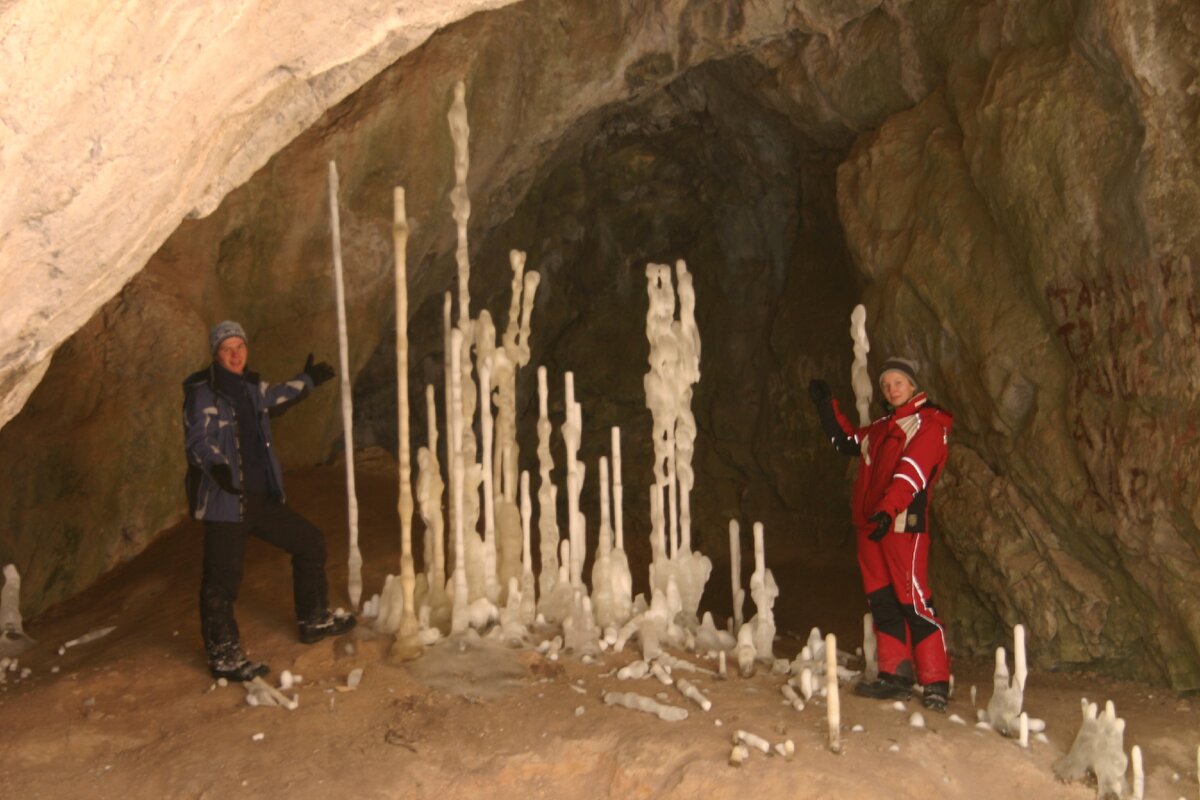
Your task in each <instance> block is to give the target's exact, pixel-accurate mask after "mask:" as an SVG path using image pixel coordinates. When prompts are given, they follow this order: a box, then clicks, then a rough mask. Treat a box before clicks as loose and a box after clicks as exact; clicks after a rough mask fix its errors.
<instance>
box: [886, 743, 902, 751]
mask: <svg viewBox="0 0 1200 800" xmlns="http://www.w3.org/2000/svg"><path fill="white" fill-rule="evenodd" d="M888 750H891V751H892V752H893V753H899V752H900V745H898V744H894V745H892V746H891V747H889V748H888Z"/></svg>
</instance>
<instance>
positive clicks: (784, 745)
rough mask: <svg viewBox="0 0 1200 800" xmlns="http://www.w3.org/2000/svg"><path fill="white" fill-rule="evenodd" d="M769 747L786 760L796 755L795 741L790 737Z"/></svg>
mask: <svg viewBox="0 0 1200 800" xmlns="http://www.w3.org/2000/svg"><path fill="white" fill-rule="evenodd" d="M771 749H772V750H774V751H775V753H776V755H778V756H781V757H782V758H784V759H786V760H788V761H791V760H792V757H793V756H795V755H796V743H795V742H793V741H792V740H791V739H785V740H784V741H782V742H779V743H777V744H776V745H775V746H774V747H773V748H771Z"/></svg>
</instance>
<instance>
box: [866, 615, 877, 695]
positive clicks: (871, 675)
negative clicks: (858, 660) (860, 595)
mask: <svg viewBox="0 0 1200 800" xmlns="http://www.w3.org/2000/svg"><path fill="white" fill-rule="evenodd" d="M877 649H878V643H877V642H876V640H875V618H874V617H872V616H871V612H869V611H868V612H867V613H866V614H863V680H867V681H873V680H875V679H876V678H877V677H879V660H878V659H877V658H876V651H877Z"/></svg>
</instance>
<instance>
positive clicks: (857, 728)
mask: <svg viewBox="0 0 1200 800" xmlns="http://www.w3.org/2000/svg"><path fill="white" fill-rule="evenodd" d="M865 730H866V728H864V727H863V726H862V725H855V726H854V727H852V728H850V732H851V733H862V732H863V731H865Z"/></svg>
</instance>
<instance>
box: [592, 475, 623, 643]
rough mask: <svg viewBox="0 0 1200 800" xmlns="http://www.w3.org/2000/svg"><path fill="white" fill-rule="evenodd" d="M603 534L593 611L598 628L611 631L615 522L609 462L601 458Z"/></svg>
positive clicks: (614, 618)
mask: <svg viewBox="0 0 1200 800" xmlns="http://www.w3.org/2000/svg"><path fill="white" fill-rule="evenodd" d="M599 478H600V532H599V535H598V539H597V543H596V555H595V558H594V559H593V562H592V607H593V608H594V609H595V611H596V624H597V625H599V626H600V627H601V628H608V627H611V626H612V625H614V624H615V623H616V622H617V613H616V607H615V602H614V599H613V585H612V550H613V546H612V545H613V542H612V539H613V532H612V520H611V516H610V514H609V507H610V505H609V504H610V499H609V493H608V459H607V458H606V457H604V456H600V471H599Z"/></svg>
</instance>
